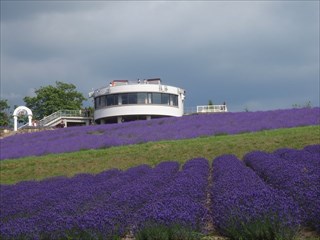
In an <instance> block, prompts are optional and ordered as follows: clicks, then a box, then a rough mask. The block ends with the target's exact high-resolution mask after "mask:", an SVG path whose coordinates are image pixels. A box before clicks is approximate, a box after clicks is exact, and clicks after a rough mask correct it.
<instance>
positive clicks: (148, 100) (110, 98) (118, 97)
mask: <svg viewBox="0 0 320 240" xmlns="http://www.w3.org/2000/svg"><path fill="white" fill-rule="evenodd" d="M122 104H123V105H126V104H159V105H168V106H178V95H175V94H168V93H150V92H149V93H147V92H139V93H121V94H110V95H104V96H99V97H96V98H95V99H94V106H95V109H99V108H102V107H104V106H116V105H122Z"/></svg>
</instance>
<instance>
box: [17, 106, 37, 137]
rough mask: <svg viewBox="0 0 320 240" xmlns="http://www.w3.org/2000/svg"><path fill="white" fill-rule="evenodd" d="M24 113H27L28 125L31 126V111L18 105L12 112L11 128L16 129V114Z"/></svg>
mask: <svg viewBox="0 0 320 240" xmlns="http://www.w3.org/2000/svg"><path fill="white" fill-rule="evenodd" d="M25 114H27V115H28V125H29V126H32V111H31V110H30V109H29V108H27V107H25V106H20V107H17V108H16V109H15V110H14V112H13V120H14V127H13V130H14V131H17V130H18V116H21V115H25Z"/></svg>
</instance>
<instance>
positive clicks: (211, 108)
mask: <svg viewBox="0 0 320 240" xmlns="http://www.w3.org/2000/svg"><path fill="white" fill-rule="evenodd" d="M215 112H228V109H227V105H226V104H223V105H205V106H197V113H215Z"/></svg>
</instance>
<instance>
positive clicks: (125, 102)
mask: <svg viewBox="0 0 320 240" xmlns="http://www.w3.org/2000/svg"><path fill="white" fill-rule="evenodd" d="M121 100H122V101H121V102H122V104H129V100H128V93H123V94H121Z"/></svg>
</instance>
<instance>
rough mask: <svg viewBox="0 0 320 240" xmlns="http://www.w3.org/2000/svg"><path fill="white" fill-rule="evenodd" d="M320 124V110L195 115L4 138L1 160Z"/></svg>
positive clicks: (0, 141) (0, 154) (0, 140)
mask: <svg viewBox="0 0 320 240" xmlns="http://www.w3.org/2000/svg"><path fill="white" fill-rule="evenodd" d="M319 124H320V108H303V109H288V110H274V111H264V112H238V113H219V114H204V115H191V116H184V117H181V118H163V119H156V120H151V121H136V122H129V123H123V124H112V125H97V126H85V127H74V128H66V129H57V130H54V131H43V132H37V133H30V134H19V135H15V136H11V137H7V138H4V139H0V147H1V149H0V150H1V151H0V160H3V159H13V158H21V157H26V156H40V155H46V154H50V153H53V154H54V153H64V152H75V151H79V150H87V149H99V148H108V147H111V146H121V145H129V144H138V143H146V142H151V141H160V140H177V139H188V138H196V137H203V136H212V135H224V134H239V133H245V132H256V131H261V130H270V129H278V128H291V127H298V126H307V125H308V126H310V125H319Z"/></svg>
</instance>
